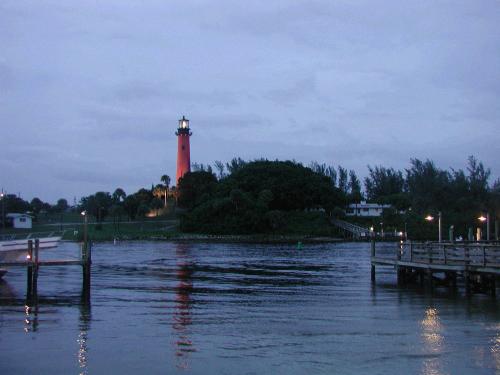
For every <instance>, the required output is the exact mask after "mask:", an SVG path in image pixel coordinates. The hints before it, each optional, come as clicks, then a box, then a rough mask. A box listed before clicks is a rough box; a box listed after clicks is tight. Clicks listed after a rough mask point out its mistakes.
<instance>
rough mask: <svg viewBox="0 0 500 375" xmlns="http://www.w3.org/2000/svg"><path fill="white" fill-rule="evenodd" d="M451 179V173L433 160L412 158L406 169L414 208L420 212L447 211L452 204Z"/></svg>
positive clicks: (409, 192) (408, 187) (407, 183)
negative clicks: (423, 160) (409, 165)
mask: <svg viewBox="0 0 500 375" xmlns="http://www.w3.org/2000/svg"><path fill="white" fill-rule="evenodd" d="M450 180H451V178H450V174H449V173H448V172H446V171H443V170H441V169H439V168H437V167H436V166H435V165H434V162H432V161H431V160H426V161H425V162H422V161H421V160H418V159H412V160H411V167H410V168H409V169H407V170H406V185H407V190H408V194H409V197H410V201H411V206H412V207H413V209H414V210H415V211H416V212H418V213H424V212H427V211H429V210H437V211H445V210H446V209H447V208H448V207H449V206H450V187H451V183H450Z"/></svg>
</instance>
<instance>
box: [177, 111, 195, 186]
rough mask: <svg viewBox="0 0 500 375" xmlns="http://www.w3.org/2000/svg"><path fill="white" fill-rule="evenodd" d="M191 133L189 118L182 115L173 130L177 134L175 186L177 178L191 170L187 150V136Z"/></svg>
mask: <svg viewBox="0 0 500 375" xmlns="http://www.w3.org/2000/svg"><path fill="white" fill-rule="evenodd" d="M191 134H193V133H191V131H190V130H189V120H188V119H187V118H185V117H184V116H182V118H181V119H180V120H179V127H178V128H177V131H176V132H175V135H176V136H177V173H176V175H175V181H176V184H177V186H179V179H180V178H181V177H182V176H184V174H186V173H188V172H190V171H191V158H190V151H189V137H191Z"/></svg>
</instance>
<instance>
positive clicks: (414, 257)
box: [399, 242, 500, 268]
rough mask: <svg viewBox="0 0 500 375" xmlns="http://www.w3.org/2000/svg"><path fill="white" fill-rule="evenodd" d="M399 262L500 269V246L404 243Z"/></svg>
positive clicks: (474, 243) (470, 243)
mask: <svg viewBox="0 0 500 375" xmlns="http://www.w3.org/2000/svg"><path fill="white" fill-rule="evenodd" d="M400 254H401V255H400V257H399V260H401V261H407V262H412V263H424V264H435V265H451V266H460V265H463V266H476V267H488V268H500V244H499V243H495V242H492V243H487V242H454V243H452V242H441V243H440V242H404V243H403V244H402V245H401V250H400Z"/></svg>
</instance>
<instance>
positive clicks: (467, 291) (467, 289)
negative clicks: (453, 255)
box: [464, 271, 471, 295]
mask: <svg viewBox="0 0 500 375" xmlns="http://www.w3.org/2000/svg"><path fill="white" fill-rule="evenodd" d="M470 284H471V281H470V274H469V272H468V271H465V272H464V285H465V294H466V295H470V292H471V285H470Z"/></svg>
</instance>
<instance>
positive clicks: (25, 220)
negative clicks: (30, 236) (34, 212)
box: [6, 213, 33, 229]
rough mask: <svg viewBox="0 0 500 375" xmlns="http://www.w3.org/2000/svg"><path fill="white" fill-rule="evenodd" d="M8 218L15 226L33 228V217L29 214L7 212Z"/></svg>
mask: <svg viewBox="0 0 500 375" xmlns="http://www.w3.org/2000/svg"><path fill="white" fill-rule="evenodd" d="M6 217H7V220H10V221H11V222H12V227H13V228H20V229H21V228H22V229H31V228H32V226H33V224H32V221H33V217H32V216H30V215H27V214H14V213H13V214H7V215H6Z"/></svg>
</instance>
